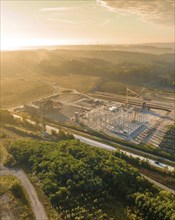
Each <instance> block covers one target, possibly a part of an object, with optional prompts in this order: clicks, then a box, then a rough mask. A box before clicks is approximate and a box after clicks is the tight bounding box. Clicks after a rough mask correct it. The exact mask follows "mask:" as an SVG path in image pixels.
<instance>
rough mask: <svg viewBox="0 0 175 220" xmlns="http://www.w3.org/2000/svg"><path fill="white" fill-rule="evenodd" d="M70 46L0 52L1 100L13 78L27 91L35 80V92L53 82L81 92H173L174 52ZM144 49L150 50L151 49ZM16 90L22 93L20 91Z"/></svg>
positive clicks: (150, 47)
mask: <svg viewBox="0 0 175 220" xmlns="http://www.w3.org/2000/svg"><path fill="white" fill-rule="evenodd" d="M73 47H74V46H72V48H71V49H65V48H64V49H63V48H62V49H56V50H46V49H40V50H23V51H6V52H1V80H2V82H6V83H3V84H2V88H3V89H2V90H3V94H6V97H4V99H7V98H8V94H9V90H10V89H12V88H11V87H8V86H6V85H9V80H11V82H12V81H13V79H14V80H15V82H16V85H21V86H23V87H25V86H24V83H27V85H28V89H30V88H29V87H30V82H29V80H30V81H35V83H32V84H31V86H32V85H38V86H41V87H42V88H41V89H40V88H39V87H38V86H37V90H38V89H40V90H41V91H43V83H44V84H45V83H46V82H52V83H53V82H56V83H58V84H59V85H61V86H63V87H67V88H73V89H77V90H79V89H80V91H82V92H89V91H103V92H117V90H116V89H117V86H116V85H117V84H118V83H122V84H125V85H126V84H127V85H134V86H140V87H142V86H146V87H148V88H149V87H151V88H160V89H173V86H174V85H175V82H174V53H164V54H149V53H143V52H131V51H122V50H110V49H103V50H102V49H101V50H95V49H93V50H90V49H88V47H89V48H90V47H91V46H83V47H82V48H86V49H80V48H81V47H80V46H79V47H80V48H79V49H78V46H77V47H74V49H73ZM99 47H100V46H99ZM141 47H142V49H144V48H145V46H141ZM141 47H140V48H141ZM135 48H136V47H135ZM148 48H149V50H152V46H149V47H147V49H148ZM17 79H18V81H19V82H17V81H16V80H17ZM7 80H8V83H7ZM21 80H23V81H21ZM24 80H26V81H24ZM93 80H94V81H93ZM22 82H23V83H22ZM39 82H40V84H39ZM80 82H81V83H82V82H83V83H85V82H86V83H85V84H86V85H87V87H86V89H83V88H82V87H84V88H85V86H83V85H81V86H80V85H79V84H80ZM41 83H42V85H41ZM10 85H11V84H10ZM14 86H15V85H14ZM47 86H48V85H47ZM18 89H19V88H18ZM32 89H33V87H32ZM47 89H48V88H47ZM19 91H21V93H22V90H19ZM32 91H33V90H32ZM32 91H31V92H30V93H31V94H32Z"/></svg>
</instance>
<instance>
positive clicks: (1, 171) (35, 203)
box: [0, 165, 48, 220]
mask: <svg viewBox="0 0 175 220" xmlns="http://www.w3.org/2000/svg"><path fill="white" fill-rule="evenodd" d="M0 175H1V176H5V175H13V176H15V177H16V178H18V179H19V180H20V182H21V185H22V186H23V188H24V189H25V191H26V192H27V194H28V197H29V199H30V204H31V207H32V211H33V213H34V215H35V218H36V220H48V217H47V214H46V212H45V209H44V207H43V205H42V204H41V202H40V201H39V199H38V195H37V192H36V190H35V188H34V186H33V185H32V184H31V182H30V181H29V179H28V177H27V175H26V174H25V173H24V171H23V170H22V169H11V168H6V167H4V166H2V165H1V166H0Z"/></svg>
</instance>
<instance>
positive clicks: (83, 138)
mask: <svg viewBox="0 0 175 220" xmlns="http://www.w3.org/2000/svg"><path fill="white" fill-rule="evenodd" d="M74 137H75V138H76V139H78V140H80V141H81V142H83V143H86V144H89V145H92V146H95V147H100V148H103V149H106V150H110V151H115V150H116V148H114V147H112V146H110V145H107V144H103V143H101V142H98V141H94V140H92V139H89V138H86V137H82V136H80V135H76V134H74ZM120 151H121V152H123V153H125V154H126V155H128V156H132V157H135V158H140V159H141V160H147V161H148V163H150V164H151V165H153V166H156V167H159V168H164V167H165V166H166V167H167V169H168V170H170V171H173V169H174V168H173V167H172V166H168V165H165V164H163V163H159V165H158V164H155V161H154V160H151V159H148V158H145V157H142V156H139V155H136V154H133V153H129V152H127V151H124V150H120Z"/></svg>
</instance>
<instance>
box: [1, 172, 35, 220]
mask: <svg viewBox="0 0 175 220" xmlns="http://www.w3.org/2000/svg"><path fill="white" fill-rule="evenodd" d="M0 207H1V208H0V218H1V219H14V220H17V219H21V220H22V219H25V220H34V219H35V218H34V215H33V213H32V211H31V207H30V204H29V202H28V198H27V196H26V194H25V192H24V190H23V188H22V186H21V184H20V182H19V181H18V180H17V179H16V178H15V177H13V176H10V175H9V176H0Z"/></svg>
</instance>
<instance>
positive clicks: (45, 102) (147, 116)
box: [20, 88, 174, 146]
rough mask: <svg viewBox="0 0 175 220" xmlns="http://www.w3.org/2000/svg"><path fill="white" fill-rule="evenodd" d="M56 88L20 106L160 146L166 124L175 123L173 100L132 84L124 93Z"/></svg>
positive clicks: (132, 139) (82, 125)
mask: <svg viewBox="0 0 175 220" xmlns="http://www.w3.org/2000/svg"><path fill="white" fill-rule="evenodd" d="M57 91H58V92H57V93H56V94H54V95H51V96H49V97H45V98H42V99H39V100H35V101H33V102H32V103H31V104H30V105H25V106H23V107H22V108H21V109H20V110H22V111H26V112H28V113H30V114H37V115H39V116H42V117H45V118H47V119H49V120H51V121H55V122H62V123H66V124H71V125H76V126H81V127H83V128H84V129H85V130H88V129H90V130H94V131H98V132H103V133H105V134H107V135H109V136H112V137H118V138H121V139H124V140H129V141H132V142H134V143H142V142H143V143H150V144H153V145H155V146H159V144H160V142H161V140H162V139H163V136H164V134H165V132H166V130H167V125H171V124H173V123H174V118H173V117H174V113H173V112H174V109H173V100H172V101H171V102H167V103H166V102H164V104H163V105H162V103H161V102H160V101H156V100H151V99H150V98H149V99H145V97H143V96H140V94H138V93H136V92H135V91H132V90H131V89H129V88H126V93H125V96H119V95H112V94H109V93H108V94H104V93H93V94H82V93H79V92H78V91H76V90H71V89H70V90H64V89H60V90H59V89H58V88H57ZM160 129H161V130H160Z"/></svg>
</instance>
